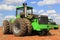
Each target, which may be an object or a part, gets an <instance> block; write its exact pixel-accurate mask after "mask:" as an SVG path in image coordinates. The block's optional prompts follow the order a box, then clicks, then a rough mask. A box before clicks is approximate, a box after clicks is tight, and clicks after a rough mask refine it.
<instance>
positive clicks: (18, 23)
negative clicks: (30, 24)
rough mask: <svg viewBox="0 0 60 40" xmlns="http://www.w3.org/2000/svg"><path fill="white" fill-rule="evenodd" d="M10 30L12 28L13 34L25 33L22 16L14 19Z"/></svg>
mask: <svg viewBox="0 0 60 40" xmlns="http://www.w3.org/2000/svg"><path fill="white" fill-rule="evenodd" d="M12 30H13V34H14V35H15V36H24V35H25V33H26V25H25V23H24V21H23V19H22V18H20V19H16V20H15V21H14V24H13V27H12Z"/></svg>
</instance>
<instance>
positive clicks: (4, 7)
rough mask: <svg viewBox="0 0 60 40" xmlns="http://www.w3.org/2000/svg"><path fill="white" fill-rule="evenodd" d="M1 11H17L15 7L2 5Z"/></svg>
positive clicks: (0, 6)
mask: <svg viewBox="0 0 60 40" xmlns="http://www.w3.org/2000/svg"><path fill="white" fill-rule="evenodd" d="M0 10H15V6H11V5H6V4H1V5H0Z"/></svg>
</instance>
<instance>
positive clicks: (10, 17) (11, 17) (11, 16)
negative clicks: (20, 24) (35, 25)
mask: <svg viewBox="0 0 60 40" xmlns="http://www.w3.org/2000/svg"><path fill="white" fill-rule="evenodd" d="M10 19H16V17H15V16H14V15H10V16H9V15H7V16H5V19H4V20H10Z"/></svg>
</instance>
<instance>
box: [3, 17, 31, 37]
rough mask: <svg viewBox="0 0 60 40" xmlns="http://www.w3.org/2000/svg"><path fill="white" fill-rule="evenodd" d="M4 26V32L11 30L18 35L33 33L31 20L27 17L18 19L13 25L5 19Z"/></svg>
mask: <svg viewBox="0 0 60 40" xmlns="http://www.w3.org/2000/svg"><path fill="white" fill-rule="evenodd" d="M3 26H4V27H3V29H4V33H9V32H10V31H12V33H13V34H14V35H16V36H23V35H26V34H31V32H32V26H31V22H30V20H28V19H26V18H20V19H16V20H15V21H14V24H13V25H11V23H9V22H8V21H7V20H5V21H4V22H3ZM10 28H11V30H10Z"/></svg>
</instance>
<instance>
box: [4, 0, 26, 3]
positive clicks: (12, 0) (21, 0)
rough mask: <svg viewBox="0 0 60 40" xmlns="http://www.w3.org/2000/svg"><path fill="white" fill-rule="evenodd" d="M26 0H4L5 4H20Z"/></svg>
mask: <svg viewBox="0 0 60 40" xmlns="http://www.w3.org/2000/svg"><path fill="white" fill-rule="evenodd" d="M25 1H26V0H4V3H5V4H18V3H23V2H25Z"/></svg>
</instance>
